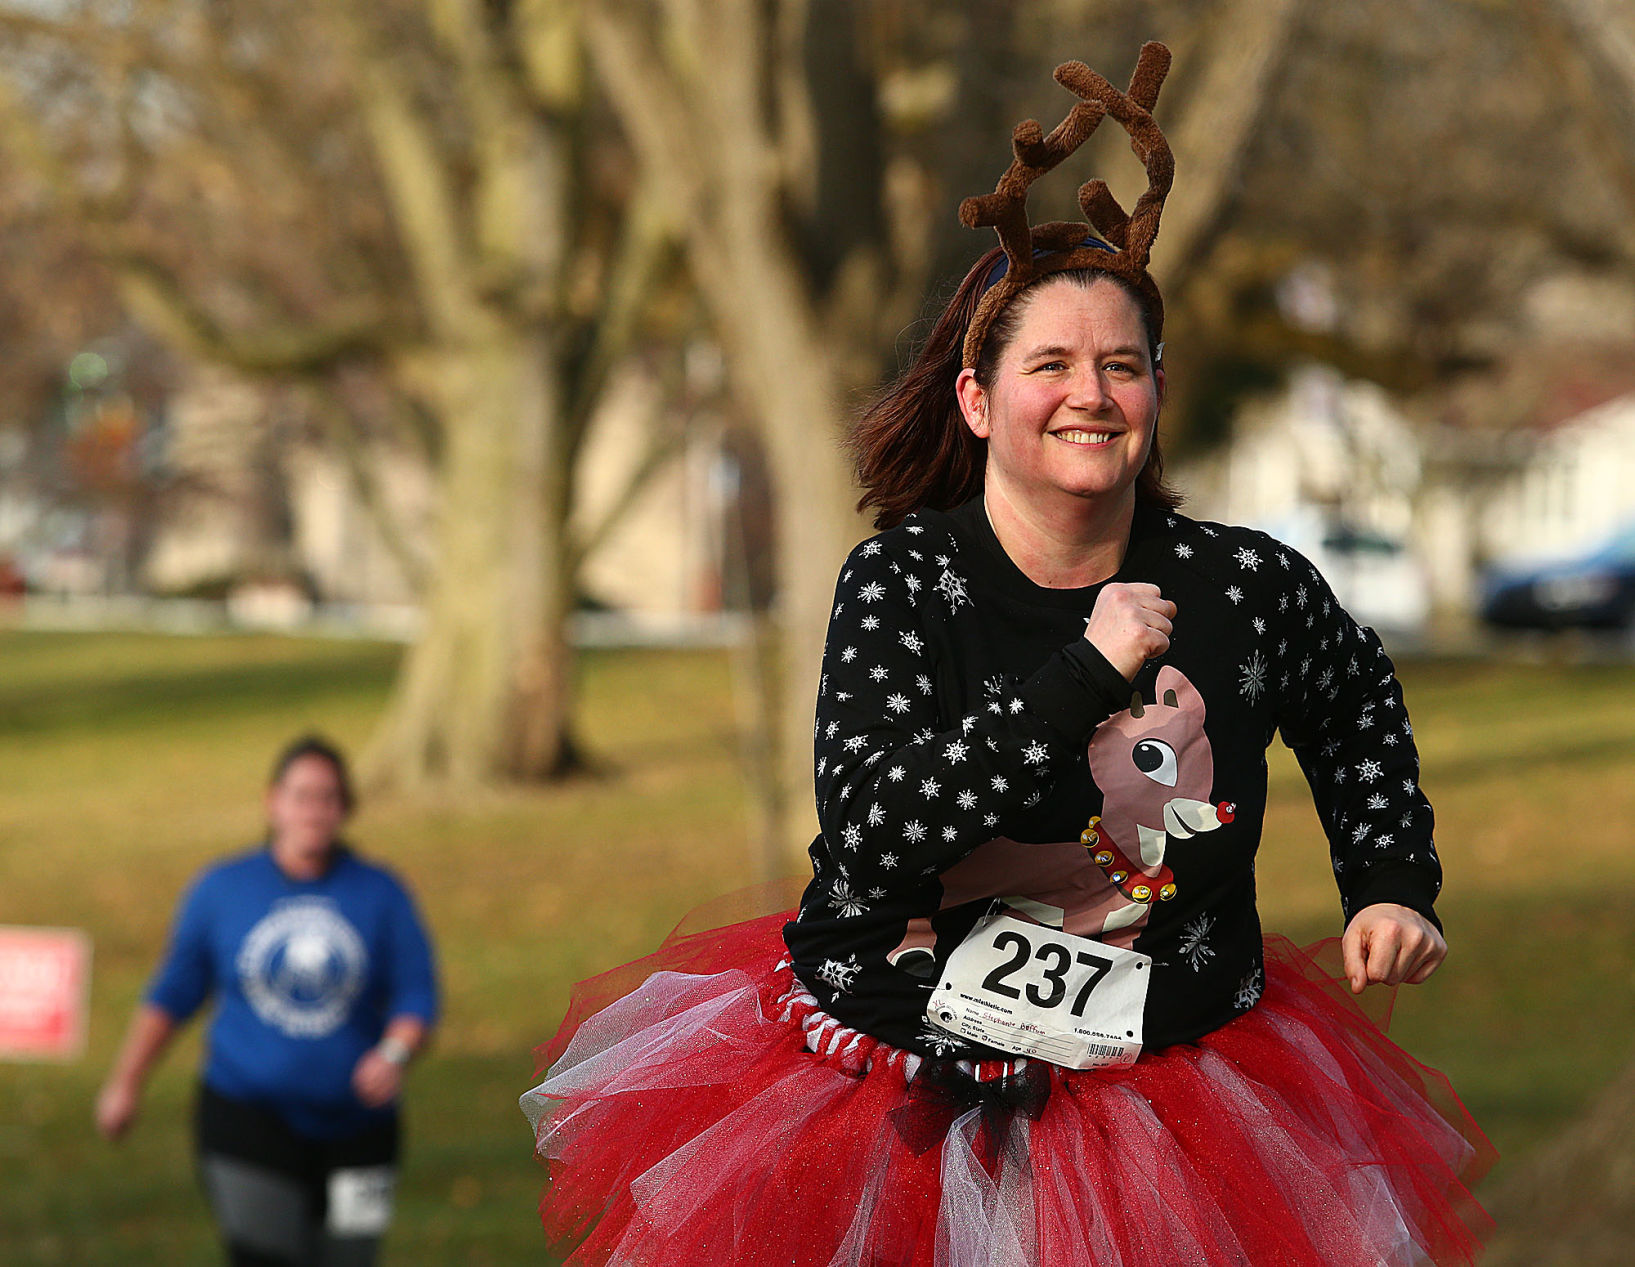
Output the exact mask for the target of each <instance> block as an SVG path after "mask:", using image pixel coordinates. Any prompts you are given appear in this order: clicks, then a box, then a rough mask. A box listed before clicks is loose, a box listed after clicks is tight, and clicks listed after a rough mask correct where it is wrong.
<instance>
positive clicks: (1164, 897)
mask: <svg viewBox="0 0 1635 1267" xmlns="http://www.w3.org/2000/svg"><path fill="white" fill-rule="evenodd" d="M1174 896H1175V885H1173V884H1166V885H1165V886H1164V887H1163V888H1161V889H1159V890H1158V900H1159V901H1161V902H1167V901H1169V900H1170V898H1172V897H1174Z"/></svg>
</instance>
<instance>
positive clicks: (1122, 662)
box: [1084, 581, 1175, 681]
mask: <svg viewBox="0 0 1635 1267" xmlns="http://www.w3.org/2000/svg"><path fill="white" fill-rule="evenodd" d="M1174 619H1175V604H1174V603H1172V602H1170V601H1169V600H1168V599H1167V598H1165V597H1164V596H1163V595H1162V594H1161V593H1159V590H1158V587H1157V586H1156V585H1152V584H1149V583H1148V582H1146V581H1132V582H1130V583H1128V584H1124V583H1120V584H1116V585H1108V586H1107V587H1105V588H1104V589H1103V590H1102V591H1101V593H1100V594H1098V595H1096V605H1095V607H1094V608H1093V609H1091V612H1090V623H1089V624H1087V625H1086V626H1085V627H1084V636H1085V639H1086V641H1088V642H1089V643H1090V645H1091V646H1093V647H1094V648H1095V649H1096V650H1097V651H1099V652H1101V654H1102V655H1104V656H1106V657H1107V662H1108V663H1109V664H1111V665H1112V666H1113V667H1114V668H1115V669H1117V670H1118V671H1119V672H1120V673H1122V674H1123V675H1124V677H1125V678H1126V679H1127V680H1130V681H1134V679H1135V675H1136V674H1137V673H1138V672H1140V671H1141V666H1142V665H1143V664H1145V663H1146V662H1147V661H1148V660H1151V659H1152V658H1153V657H1155V656H1161V655H1163V654H1164V652H1166V651H1168V650H1169V636H1170V632H1171V631H1172V629H1173V628H1174V626H1173V625H1172V624H1171V623H1170V622H1171V621H1173V620H1174Z"/></svg>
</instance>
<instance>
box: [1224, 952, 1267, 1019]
mask: <svg viewBox="0 0 1635 1267" xmlns="http://www.w3.org/2000/svg"><path fill="white" fill-rule="evenodd" d="M1265 988H1266V974H1265V973H1264V972H1263V971H1261V968H1260V966H1259V965H1258V964H1257V965H1256V966H1255V967H1253V968H1250V969H1249V971H1248V972H1246V973H1244V974H1243V980H1242V981H1239V982H1238V992H1237V993H1236V994H1235V995H1233V996H1232V1006H1233V1007H1235V1008H1237V1009H1238V1011H1240V1012H1247V1011H1248V1010H1249V1009H1250V1008H1252V1007H1253V1006H1254V1005H1255V1004H1256V1003H1259V1002H1260V996H1261V993H1262V992H1263V991H1264V990H1265Z"/></svg>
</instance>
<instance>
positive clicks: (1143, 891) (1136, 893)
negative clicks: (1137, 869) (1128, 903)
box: [1130, 884, 1152, 902]
mask: <svg viewBox="0 0 1635 1267" xmlns="http://www.w3.org/2000/svg"><path fill="white" fill-rule="evenodd" d="M1130 896H1131V897H1133V898H1134V899H1135V900H1136V901H1137V902H1150V901H1152V890H1151V889H1149V888H1148V887H1147V886H1146V885H1144V884H1138V885H1136V886H1135V888H1133V889H1131V890H1130Z"/></svg>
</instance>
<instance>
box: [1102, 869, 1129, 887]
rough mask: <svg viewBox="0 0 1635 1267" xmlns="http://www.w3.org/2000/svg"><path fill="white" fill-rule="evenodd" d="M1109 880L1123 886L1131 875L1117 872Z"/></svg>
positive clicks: (1125, 872)
mask: <svg viewBox="0 0 1635 1267" xmlns="http://www.w3.org/2000/svg"><path fill="white" fill-rule="evenodd" d="M1107 878H1108V879H1109V880H1111V881H1112V882H1113V883H1114V884H1123V883H1124V881H1126V880H1128V879H1129V878H1130V873H1129V872H1128V871H1115V872H1113V873H1112V875H1110V876H1108V877H1107Z"/></svg>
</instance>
